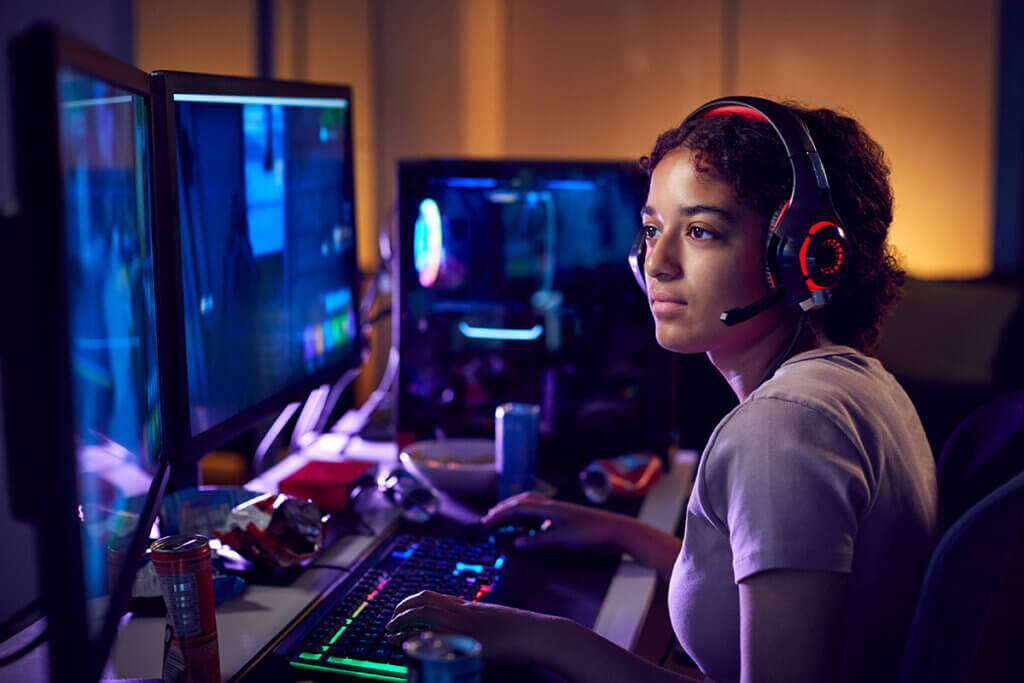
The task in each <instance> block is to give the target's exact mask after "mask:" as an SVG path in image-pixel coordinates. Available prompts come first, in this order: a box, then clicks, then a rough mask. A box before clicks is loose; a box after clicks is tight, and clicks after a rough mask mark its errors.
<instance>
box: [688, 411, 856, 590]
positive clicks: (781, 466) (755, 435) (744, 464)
mask: <svg viewBox="0 0 1024 683" xmlns="http://www.w3.org/2000/svg"><path fill="white" fill-rule="evenodd" d="M705 459H706V461H705V462H704V463H703V465H704V467H703V469H702V478H701V480H700V481H699V482H698V486H699V487H700V488H701V493H700V495H701V498H702V500H703V504H704V508H705V509H704V512H705V514H706V515H707V516H708V519H709V521H710V522H711V523H712V524H713V525H714V526H715V527H717V528H719V530H721V531H723V532H724V533H726V534H728V537H729V545H730V548H731V550H732V555H733V579H734V580H735V581H736V582H737V583H739V582H740V581H742V580H743V579H744V578H746V577H748V576H751V575H752V574H756V573H757V572H761V571H765V570H768V569H814V570H825V571H836V572H844V573H845V572H849V571H850V569H851V566H852V561H853V548H854V541H855V539H856V537H857V531H858V528H859V524H860V520H861V519H863V516H864V514H865V512H866V509H867V507H868V506H869V505H870V500H871V491H870V485H869V483H868V476H867V474H866V459H865V458H864V457H863V456H862V454H861V453H859V452H858V451H857V449H856V448H855V446H854V444H853V441H851V439H850V438H849V436H848V435H847V434H846V433H845V432H844V431H843V430H842V429H841V427H840V426H839V425H838V424H837V422H836V420H835V419H834V418H833V417H832V416H830V415H828V414H827V413H824V412H822V411H820V409H816V408H814V407H810V406H807V405H803V404H801V403H798V402H795V401H793V400H789V399H781V398H777V397H772V396H766V397H752V398H751V399H750V400H748V401H747V402H746V403H745V404H742V405H740V406H739V407H738V408H737V409H736V410H735V411H733V413H731V414H730V415H729V416H728V417H727V418H726V419H725V420H724V421H723V423H722V424H721V425H720V426H719V428H718V429H717V430H716V432H715V434H714V435H713V437H712V442H711V443H710V444H709V448H708V449H707V450H706V452H705Z"/></svg>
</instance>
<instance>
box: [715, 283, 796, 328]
mask: <svg viewBox="0 0 1024 683" xmlns="http://www.w3.org/2000/svg"><path fill="white" fill-rule="evenodd" d="M785 295H786V289H785V288H784V287H776V288H775V289H773V290H772V291H770V292H768V293H767V294H765V295H764V296H763V297H761V298H760V299H758V300H757V301H755V302H754V303H752V304H750V305H749V306H742V307H739V308H730V309H729V310H728V311H725V312H724V313H722V315H720V316H719V317H718V318H719V320H721V321H722V322H723V323H725V324H726V325H728V326H729V327H732V326H733V325H739V324H740V323H742V322H745V321H747V320H750V319H751V318H753V317H754V316H755V315H757V314H758V313H761V312H763V311H766V310H768V309H769V308H771V307H772V306H774V305H775V304H776V303H778V302H779V301H781V300H782V297H784V296H785Z"/></svg>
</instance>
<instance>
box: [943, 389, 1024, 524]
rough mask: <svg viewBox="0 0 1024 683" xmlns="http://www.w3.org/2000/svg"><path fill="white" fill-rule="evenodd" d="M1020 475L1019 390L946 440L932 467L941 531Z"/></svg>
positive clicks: (1022, 423) (1023, 406) (1022, 411)
mask: <svg viewBox="0 0 1024 683" xmlns="http://www.w3.org/2000/svg"><path fill="white" fill-rule="evenodd" d="M1022 470H1024V390H1020V391H1015V392H1013V393H1009V394H1005V395H1003V396H1001V397H999V398H996V399H994V400H992V401H990V402H989V403H986V404H985V405H983V406H981V407H980V408H978V409H977V410H975V411H974V412H973V413H971V414H970V415H969V416H968V417H967V419H965V420H964V421H963V422H961V423H960V424H959V425H958V426H957V427H956V429H954V430H953V432H952V433H951V434H950V435H949V438H948V439H947V440H946V443H945V445H944V446H943V447H942V451H941V453H940V454H939V458H938V462H937V475H938V483H939V504H940V519H941V520H942V524H943V527H942V528H943V530H946V529H948V528H949V527H950V526H952V525H953V523H954V522H955V521H956V520H957V518H959V517H960V515H962V514H963V513H964V512H966V511H967V509H968V508H970V507H971V506H972V505H974V504H975V503H977V502H978V501H979V500H981V499H982V498H984V497H985V495H987V494H988V493H990V492H991V491H993V490H995V489H996V487H998V486H999V485H1000V484H1002V483H1003V482H1005V481H1008V480H1009V479H1010V478H1012V477H1013V476H1014V475H1015V474H1016V473H1017V472H1020V471H1022Z"/></svg>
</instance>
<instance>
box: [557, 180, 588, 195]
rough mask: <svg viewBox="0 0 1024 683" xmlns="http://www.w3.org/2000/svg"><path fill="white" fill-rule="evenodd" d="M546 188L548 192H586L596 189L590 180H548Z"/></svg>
mask: <svg viewBox="0 0 1024 683" xmlns="http://www.w3.org/2000/svg"><path fill="white" fill-rule="evenodd" d="M547 186H548V189H549V190H584V191H587V192H589V191H591V190H594V189H596V187H597V186H596V185H594V181H592V180H549V181H548V182H547Z"/></svg>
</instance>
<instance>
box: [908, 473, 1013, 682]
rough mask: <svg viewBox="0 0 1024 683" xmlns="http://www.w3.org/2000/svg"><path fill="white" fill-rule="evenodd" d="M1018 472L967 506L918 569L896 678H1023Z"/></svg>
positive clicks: (960, 680)
mask: <svg viewBox="0 0 1024 683" xmlns="http://www.w3.org/2000/svg"><path fill="white" fill-rule="evenodd" d="M1022 578H1024V472H1021V473H1019V474H1017V475H1016V476H1014V477H1013V478H1011V479H1010V480H1009V481H1007V482H1005V483H1003V484H1002V485H1001V486H998V487H997V488H996V489H995V490H994V491H992V492H991V493H989V494H988V495H987V496H984V497H983V498H982V499H981V500H980V501H979V502H977V503H975V504H974V505H973V506H971V507H970V508H969V509H968V510H967V511H966V512H964V513H963V514H962V515H960V517H959V518H958V519H957V520H956V521H955V522H954V523H953V524H952V526H951V527H950V528H949V530H948V531H947V532H946V533H945V534H944V535H943V537H942V539H941V541H940V542H939V545H938V546H937V547H936V549H935V552H934V553H933V555H932V558H931V561H930V563H929V565H928V569H927V572H926V573H925V577H924V582H923V584H922V587H921V592H920V594H919V596H918V602H917V609H916V611H915V614H914V621H913V624H912V625H911V629H910V634H909V636H908V639H907V645H906V649H905V651H904V658H903V665H902V671H901V674H900V681H901V683H939V682H950V683H953V682H956V683H966V682H968V681H980V680H988V681H1011V680H1024V662H1022V660H1021V658H1020V656H1019V654H1018V650H1019V647H1020V646H1019V643H1018V642H1017V641H1018V640H1019V639H1018V637H1017V634H1018V633H1019V620H1020V618H1021V616H1022V615H1024V586H1022V581H1021V579H1022Z"/></svg>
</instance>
